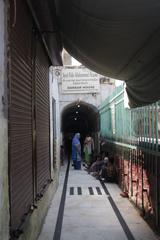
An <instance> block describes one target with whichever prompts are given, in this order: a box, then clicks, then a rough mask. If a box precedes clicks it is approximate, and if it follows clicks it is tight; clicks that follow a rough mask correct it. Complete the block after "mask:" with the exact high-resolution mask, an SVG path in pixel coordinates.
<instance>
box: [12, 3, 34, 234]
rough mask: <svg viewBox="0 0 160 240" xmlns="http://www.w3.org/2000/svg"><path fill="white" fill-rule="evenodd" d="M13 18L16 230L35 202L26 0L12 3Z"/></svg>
mask: <svg viewBox="0 0 160 240" xmlns="http://www.w3.org/2000/svg"><path fill="white" fill-rule="evenodd" d="M13 2H14V1H11V4H13ZM15 14H16V15H15ZM10 19H11V26H10V29H11V31H10V43H11V46H10V68H9V71H10V81H9V83H10V86H9V90H10V101H9V139H10V142H9V174H10V213H11V221H10V224H11V230H15V229H17V228H18V226H19V225H20V223H21V222H22V219H23V217H24V215H25V213H27V212H28V211H29V209H30V206H31V204H32V203H33V171H32V52H31V51H32V21H31V17H30V15H29V13H28V10H27V7H26V5H25V3H24V1H21V0H17V1H16V13H15V6H13V5H11V8H10ZM22 19H23V21H22ZM12 24H14V26H13V25H12Z"/></svg>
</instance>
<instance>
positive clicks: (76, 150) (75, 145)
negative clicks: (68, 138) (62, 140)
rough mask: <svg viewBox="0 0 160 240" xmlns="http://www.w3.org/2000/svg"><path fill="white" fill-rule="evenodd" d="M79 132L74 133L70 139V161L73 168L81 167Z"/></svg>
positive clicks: (78, 168)
mask: <svg viewBox="0 0 160 240" xmlns="http://www.w3.org/2000/svg"><path fill="white" fill-rule="evenodd" d="M79 139H80V133H76V134H75V135H74V137H73V139H72V161H73V166H74V169H76V170H80V169H81V143H80V140H79Z"/></svg>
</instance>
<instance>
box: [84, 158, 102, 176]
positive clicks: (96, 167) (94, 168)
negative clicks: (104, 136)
mask: <svg viewBox="0 0 160 240" xmlns="http://www.w3.org/2000/svg"><path fill="white" fill-rule="evenodd" d="M102 165H103V160H101V156H100V155H97V156H96V161H95V162H94V163H92V165H91V166H90V168H89V169H88V172H89V173H90V172H94V173H95V175H98V174H99V171H100V170H101V167H102Z"/></svg>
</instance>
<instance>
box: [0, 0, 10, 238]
mask: <svg viewBox="0 0 160 240" xmlns="http://www.w3.org/2000/svg"><path fill="white" fill-rule="evenodd" d="M6 2H7V1H4V0H0V239H3V240H8V239H9V185H8V116H7V112H8V110H7V108H8V105H7V64H6V63H7V61H6V29H7V27H6V26H7V24H6V19H7V17H6V14H5V13H6V7H5V4H6Z"/></svg>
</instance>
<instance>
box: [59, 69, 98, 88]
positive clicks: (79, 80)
mask: <svg viewBox="0 0 160 240" xmlns="http://www.w3.org/2000/svg"><path fill="white" fill-rule="evenodd" d="M61 76H62V92H63V93H97V92H100V83H99V74H97V73H95V72H92V71H91V70H89V69H86V68H64V69H62V75H61Z"/></svg>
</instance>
